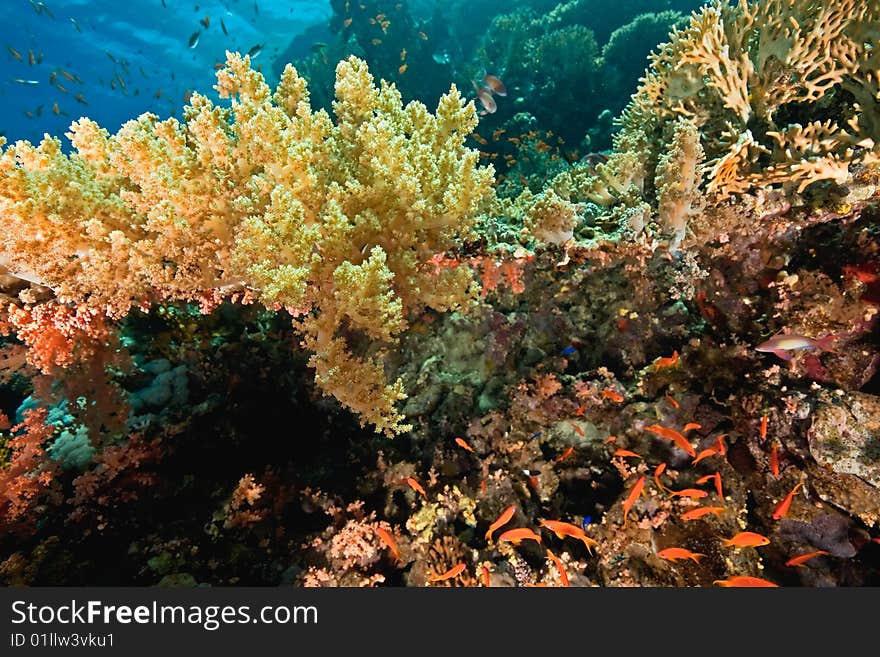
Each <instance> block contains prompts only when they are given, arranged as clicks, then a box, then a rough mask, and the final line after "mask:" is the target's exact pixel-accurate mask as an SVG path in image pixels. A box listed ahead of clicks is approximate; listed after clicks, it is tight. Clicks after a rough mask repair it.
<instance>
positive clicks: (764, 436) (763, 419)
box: [760, 413, 767, 442]
mask: <svg viewBox="0 0 880 657" xmlns="http://www.w3.org/2000/svg"><path fill="white" fill-rule="evenodd" d="M760 436H761V442H764V441H765V440H766V439H767V414H766V413H765V414H764V415H762V416H761V430H760Z"/></svg>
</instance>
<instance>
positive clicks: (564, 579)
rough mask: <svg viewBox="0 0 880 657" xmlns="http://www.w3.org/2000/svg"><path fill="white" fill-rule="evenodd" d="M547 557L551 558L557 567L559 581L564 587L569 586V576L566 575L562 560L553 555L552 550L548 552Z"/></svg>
mask: <svg viewBox="0 0 880 657" xmlns="http://www.w3.org/2000/svg"><path fill="white" fill-rule="evenodd" d="M547 556H548V557H550V560H551V561H552V562H553V565H554V566H556V570H558V571H559V581H560V583H561V584H562V585H563V586H568V575H567V574H566V573H565V568H563V566H562V560H561V559H560V558H559V557H557V556H556V555H555V554H553V553H552V552H551V551H550V550H547Z"/></svg>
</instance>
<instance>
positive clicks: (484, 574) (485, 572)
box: [480, 565, 491, 588]
mask: <svg viewBox="0 0 880 657" xmlns="http://www.w3.org/2000/svg"><path fill="white" fill-rule="evenodd" d="M480 576H481V577H482V578H483V586H485V587H486V588H489V584H490V582H491V580H490V579H489V567H488V566H485V565H484V566H483V567H482V568H481V569H480Z"/></svg>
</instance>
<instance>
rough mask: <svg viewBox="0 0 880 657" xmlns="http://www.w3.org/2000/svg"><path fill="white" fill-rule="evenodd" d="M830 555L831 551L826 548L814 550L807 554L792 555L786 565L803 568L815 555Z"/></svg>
mask: <svg viewBox="0 0 880 657" xmlns="http://www.w3.org/2000/svg"><path fill="white" fill-rule="evenodd" d="M823 554H824V555H830V554H831V553H830V552H826V551H825V550H814V551H812V552H807V553H806V554H799V555H797V556H794V557H792V558H791V559H789V560H788V561H786V562H785V565H786V566H790V567H800V568H803V567H804V564H805V563H806V562H807V561H809V560H810V559H812V558H813V557H818V556H821V555H823Z"/></svg>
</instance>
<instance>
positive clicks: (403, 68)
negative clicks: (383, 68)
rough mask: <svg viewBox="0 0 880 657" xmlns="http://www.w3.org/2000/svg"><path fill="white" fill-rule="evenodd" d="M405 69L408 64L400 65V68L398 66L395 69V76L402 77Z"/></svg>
mask: <svg viewBox="0 0 880 657" xmlns="http://www.w3.org/2000/svg"><path fill="white" fill-rule="evenodd" d="M407 67H408V64H401V65H400V66H398V67H397V74H398V75H403V74H404V73H406V69H407Z"/></svg>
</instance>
